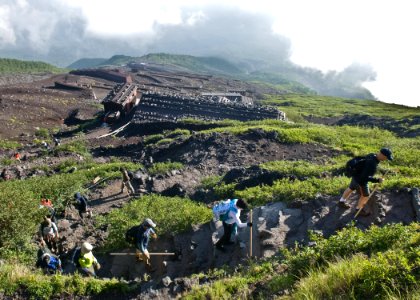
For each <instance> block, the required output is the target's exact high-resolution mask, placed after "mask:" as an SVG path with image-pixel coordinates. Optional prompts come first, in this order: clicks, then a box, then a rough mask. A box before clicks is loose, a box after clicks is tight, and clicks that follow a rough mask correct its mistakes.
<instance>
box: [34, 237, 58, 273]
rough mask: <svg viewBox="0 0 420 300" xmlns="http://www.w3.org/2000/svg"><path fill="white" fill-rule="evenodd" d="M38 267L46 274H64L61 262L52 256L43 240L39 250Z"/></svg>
mask: <svg viewBox="0 0 420 300" xmlns="http://www.w3.org/2000/svg"><path fill="white" fill-rule="evenodd" d="M37 257H38V259H37V262H36V267H38V268H41V269H42V270H43V271H44V274H48V275H51V274H57V273H61V272H62V266H61V260H60V259H59V258H58V256H57V255H54V254H52V252H51V250H50V249H48V247H47V246H46V244H45V243H44V242H43V241H42V240H41V241H40V244H39V249H38V255H37Z"/></svg>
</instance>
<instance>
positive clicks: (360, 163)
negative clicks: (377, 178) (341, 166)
mask: <svg viewBox="0 0 420 300" xmlns="http://www.w3.org/2000/svg"><path fill="white" fill-rule="evenodd" d="M365 161H366V156H356V157H353V158H352V159H350V160H349V161H347V163H346V168H345V171H344V174H345V175H346V176H347V177H353V176H355V175H357V174H360V172H361V171H362V169H363V167H364V165H365Z"/></svg>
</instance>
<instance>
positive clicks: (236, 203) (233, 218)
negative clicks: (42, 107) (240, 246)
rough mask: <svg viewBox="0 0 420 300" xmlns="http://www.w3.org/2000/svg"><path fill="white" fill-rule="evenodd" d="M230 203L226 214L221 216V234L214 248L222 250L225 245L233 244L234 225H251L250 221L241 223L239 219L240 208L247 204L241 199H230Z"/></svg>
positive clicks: (245, 207)
mask: <svg viewBox="0 0 420 300" xmlns="http://www.w3.org/2000/svg"><path fill="white" fill-rule="evenodd" d="M231 201H232V205H231V207H230V208H229V210H228V211H227V212H226V215H225V216H224V217H223V218H222V219H223V221H222V223H223V236H222V237H221V238H220V239H219V240H218V241H217V243H216V249H218V250H220V251H222V252H224V251H225V248H224V246H225V245H229V244H233V243H234V242H231V240H230V239H231V236H232V233H233V232H234V231H235V230H236V227H239V228H243V227H246V226H249V227H252V223H251V222H248V223H242V222H241V220H240V219H239V216H240V214H241V210H242V209H247V208H248V204H247V203H246V202H245V201H244V200H242V199H232V200H231Z"/></svg>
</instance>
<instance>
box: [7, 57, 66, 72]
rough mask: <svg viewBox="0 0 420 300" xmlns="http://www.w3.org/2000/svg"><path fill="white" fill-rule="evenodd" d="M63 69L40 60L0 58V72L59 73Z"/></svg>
mask: <svg viewBox="0 0 420 300" xmlns="http://www.w3.org/2000/svg"><path fill="white" fill-rule="evenodd" d="M64 71H65V70H64V69H61V68H58V67H55V66H53V65H50V64H47V63H45V62H40V61H23V60H17V59H9V58H0V74H17V73H18V74H19V73H23V74H28V73H60V72H64Z"/></svg>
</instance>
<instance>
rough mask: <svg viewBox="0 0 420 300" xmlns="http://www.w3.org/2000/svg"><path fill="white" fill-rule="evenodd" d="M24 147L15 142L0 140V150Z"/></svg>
mask: <svg viewBox="0 0 420 300" xmlns="http://www.w3.org/2000/svg"><path fill="white" fill-rule="evenodd" d="M21 146H22V145H21V144H20V143H18V142H15V141H8V140H2V139H0V149H3V150H7V149H17V148H19V147H21Z"/></svg>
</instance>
